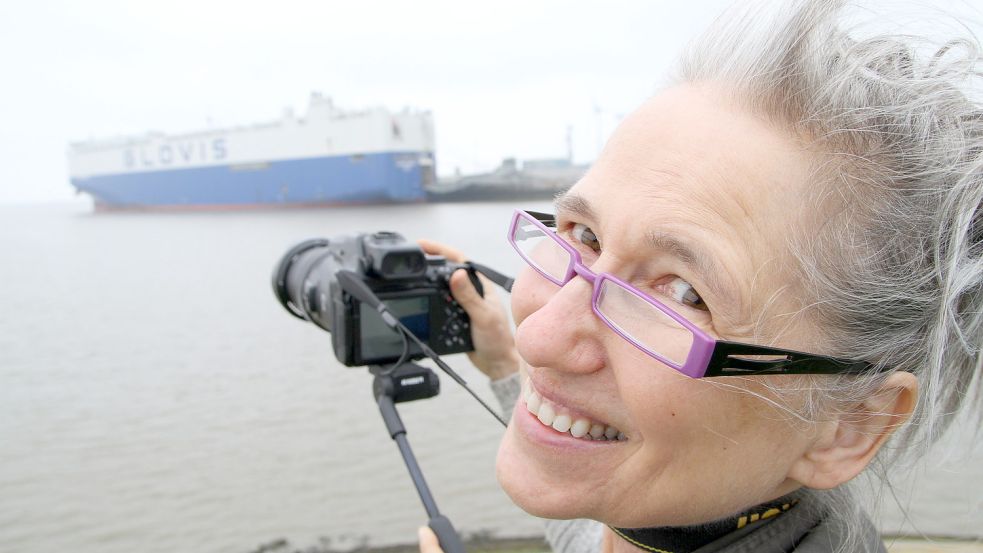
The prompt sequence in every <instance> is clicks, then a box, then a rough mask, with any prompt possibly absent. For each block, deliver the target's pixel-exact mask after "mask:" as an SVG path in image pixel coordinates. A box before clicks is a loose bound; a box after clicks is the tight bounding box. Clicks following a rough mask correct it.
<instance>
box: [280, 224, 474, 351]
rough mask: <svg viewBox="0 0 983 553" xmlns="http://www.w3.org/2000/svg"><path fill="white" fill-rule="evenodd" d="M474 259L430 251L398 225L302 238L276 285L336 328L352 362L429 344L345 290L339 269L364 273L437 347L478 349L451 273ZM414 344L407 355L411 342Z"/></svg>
mask: <svg viewBox="0 0 983 553" xmlns="http://www.w3.org/2000/svg"><path fill="white" fill-rule="evenodd" d="M460 268H464V269H467V270H468V275H469V277H470V278H471V282H472V283H473V284H474V285H475V287H476V288H477V289H478V292H479V293H481V292H482V289H481V284H480V282H479V281H478V278H477V275H475V272H474V270H473V269H471V268H470V267H469V266H465V265H459V264H456V263H449V262H448V261H447V260H445V259H444V258H443V257H439V256H427V255H425V254H424V253H423V250H421V249H420V247H419V246H417V245H416V244H412V243H410V242H407V241H406V239H404V238H403V237H402V236H401V235H400V234H398V233H395V232H376V233H372V234H359V235H356V236H339V237H336V238H332V239H330V240H328V239H323V238H322V239H313V240H307V241H305V242H301V243H300V244H298V245H296V246H294V247H293V248H292V249H291V250H290V251H288V252H287V253H286V254H285V255H284V256H283V259H281V260H280V263H279V264H278V265H277V268H276V270H275V271H274V273H273V290H274V292H275V293H276V297H277V299H278V300H280V303H281V304H282V305H283V307H284V308H286V309H287V311H289V312H290V313H291V314H293V315H294V316H296V317H299V318H301V319H304V320H306V321H310V322H312V323H314V324H316V325H317V326H319V327H321V328H322V329H324V330H327V331H328V332H330V333H331V343H332V345H333V346H334V353H335V357H337V358H338V360H339V361H341V362H342V363H344V364H345V365H348V366H349V367H353V366H360V365H381V364H386V363H392V362H395V361H397V360H400V359H404V360H409V359H419V358H420V357H422V356H423V352H422V350H421V349H420V347H419V346H417V345H416V344H413V343H409V344H408V345H407V343H406V341H405V340H404V338H403V337H402V336H401V335H400V334H399V333H398V332H396V331H395V330H393V329H392V328H390V327H389V326H387V325H386V324H385V323H384V322H383V320H382V317H381V316H380V314H379V312H378V311H376V309H374V308H372V307H371V306H369V305H367V304H365V303H363V302H361V301H359V300H358V299H356V298H355V297H353V296H352V295H350V294H348V293H347V292H345V291H344V290H342V287H341V285H340V284H339V282H338V279H337V276H336V275H337V273H338V271H341V270H348V271H351V272H353V273H355V274H356V275H359V276H361V277H362V278H363V279H364V281H365V283H366V284H367V285H368V287H369V289H370V290H372V292H374V293H375V295H376V296H378V297H379V299H380V300H382V302H383V303H384V304H385V305H386V307H387V308H388V309H389V311H390V312H391V313H392V314H393V315H394V316H396V318H398V319H399V320H400V321H401V322H402V323H403V324H404V325H405V326H406V327H407V328H409V329H410V330H411V331H412V332H413V334H415V335H416V336H417V337H418V338H420V340H421V341H423V342H424V343H426V344H427V345H428V346H429V347H430V348H431V349H432V350H434V352H436V353H437V354H447V353H459V352H464V351H471V350H472V349H474V347H473V346H472V344H471V327H470V323H469V321H468V316H467V313H465V312H464V310H463V309H462V308H461V306H459V305H458V304H457V302H456V301H454V298H453V297H452V296H451V293H450V286H449V281H450V276H451V274H452V273H453V272H454V271H455V270H457V269H460ZM407 347H408V348H409V349H408V350H407V351H406V353H405V355H404V348H407Z"/></svg>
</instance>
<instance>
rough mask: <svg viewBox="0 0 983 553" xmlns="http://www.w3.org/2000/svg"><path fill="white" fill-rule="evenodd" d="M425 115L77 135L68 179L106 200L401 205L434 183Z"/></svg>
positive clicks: (335, 116)
mask: <svg viewBox="0 0 983 553" xmlns="http://www.w3.org/2000/svg"><path fill="white" fill-rule="evenodd" d="M433 151H434V136H433V119H432V116H431V115H430V113H429V112H421V111H410V110H404V111H402V112H396V113H393V112H390V111H388V110H386V109H383V108H375V109H369V110H362V111H343V110H339V109H337V108H335V107H334V105H333V104H332V102H331V100H330V99H328V98H324V97H322V96H320V95H316V94H315V95H312V97H311V100H310V104H309V106H308V109H307V113H306V114H305V115H304V117H295V116H294V115H293V114H292V113H290V112H286V113H284V116H283V117H282V118H281V119H280V120H279V121H275V122H272V123H268V124H257V125H251V126H244V127H234V128H226V129H217V130H208V131H203V132H197V133H187V134H181V135H165V134H163V133H149V134H146V135H143V136H138V137H125V138H120V139H113V140H100V141H90V142H79V143H74V144H72V145H71V147H70V149H69V155H68V157H69V173H70V176H71V181H72V184H73V185H74V186H75V187H76V188H77V189H78V190H80V191H82V192H86V193H89V194H91V195H92V196H93V197H94V198H95V200H96V202H97V205H99V206H101V207H155V206H174V207H181V206H233V207H234V206H244V205H256V204H259V205H265V204H317V203H357V202H385V201H394V202H404V201H419V200H423V199H424V198H425V190H424V187H425V186H427V185H429V184H430V183H432V182H433V180H434V156H433Z"/></svg>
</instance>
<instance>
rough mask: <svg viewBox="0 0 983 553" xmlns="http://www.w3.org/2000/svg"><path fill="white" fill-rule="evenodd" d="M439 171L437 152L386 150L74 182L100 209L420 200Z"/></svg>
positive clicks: (126, 174) (132, 174) (95, 177)
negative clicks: (373, 152) (421, 163)
mask: <svg viewBox="0 0 983 553" xmlns="http://www.w3.org/2000/svg"><path fill="white" fill-rule="evenodd" d="M420 159H428V160H430V163H429V164H428V165H420V163H419V162H418V161H419V160H420ZM433 168H434V164H433V158H432V155H431V154H429V153H423V152H413V153H404V152H400V153H378V154H365V155H354V156H331V157H321V158H309V159H294V160H282V161H271V162H263V163H251V164H243V165H225V166H211V167H199V168H191V169H171V170H162V171H150V172H139V173H121V174H114V175H97V176H92V177H86V178H73V179H72V185H73V186H75V188H77V189H78V190H79V191H81V192H86V193H88V194H90V195H92V197H93V198H94V199H95V201H96V206H97V207H100V208H148V207H248V206H266V205H270V206H275V205H304V204H346V203H377V202H378V203H388V202H415V201H423V200H425V199H426V191H425V186H426V185H427V184H429V183H430V182H432V181H433V178H434V169H433Z"/></svg>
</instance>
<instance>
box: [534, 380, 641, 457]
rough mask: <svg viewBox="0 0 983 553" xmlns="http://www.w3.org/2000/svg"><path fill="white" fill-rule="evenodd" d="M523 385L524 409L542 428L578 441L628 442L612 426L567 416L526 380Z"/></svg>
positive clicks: (560, 406)
mask: <svg viewBox="0 0 983 553" xmlns="http://www.w3.org/2000/svg"><path fill="white" fill-rule="evenodd" d="M525 384H526V385H525V387H524V388H525V390H524V393H523V398H524V399H525V402H526V409H528V410H529V412H530V413H532V414H533V415H534V416H535V417H536V418H537V419H539V422H540V423H541V424H542V425H543V426H547V427H549V428H552V429H553V430H555V431H556V432H559V433H561V434H567V435H569V436H571V437H573V438H577V439H579V440H589V441H612V442H613V441H620V442H624V441H627V440H628V438H627V437H625V434H624V433H623V432H621V431H620V430H618V429H617V428H615V427H614V426H611V425H609V424H605V423H603V422H600V421H592V420H590V419H587V418H584V417H582V416H579V415H576V416H574V415H570V414H568V411H567V409H566V408H564V407H563V406H562V405H557V404H555V403H553V402H551V401H549V400H548V399H545V398H544V397H543V396H541V395H539V393H538V392H537V391H536V390H535V389H534V388H533V387H532V383H530V382H529V381H528V380H526V382H525Z"/></svg>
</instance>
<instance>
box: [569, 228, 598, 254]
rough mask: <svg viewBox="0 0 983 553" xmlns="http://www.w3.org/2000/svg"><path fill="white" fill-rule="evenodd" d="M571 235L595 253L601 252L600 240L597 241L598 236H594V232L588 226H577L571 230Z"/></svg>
mask: <svg viewBox="0 0 983 553" xmlns="http://www.w3.org/2000/svg"><path fill="white" fill-rule="evenodd" d="M570 234H571V235H573V239H574V240H576V241H577V242H579V243H581V244H583V245H585V246H587V247H588V248H590V249H592V250H594V251H595V252H599V251H601V242H600V240H598V239H597V235H596V234H594V231H592V230H591V229H590V227H588V226H587V225H584V224H581V223H577V224H575V225H574V226H573V228H572V229H571V230H570Z"/></svg>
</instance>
